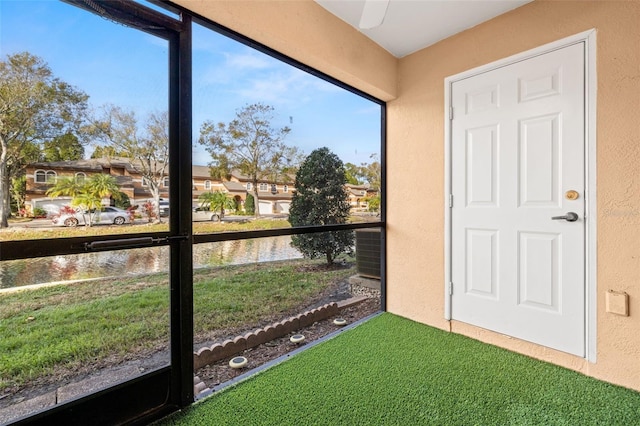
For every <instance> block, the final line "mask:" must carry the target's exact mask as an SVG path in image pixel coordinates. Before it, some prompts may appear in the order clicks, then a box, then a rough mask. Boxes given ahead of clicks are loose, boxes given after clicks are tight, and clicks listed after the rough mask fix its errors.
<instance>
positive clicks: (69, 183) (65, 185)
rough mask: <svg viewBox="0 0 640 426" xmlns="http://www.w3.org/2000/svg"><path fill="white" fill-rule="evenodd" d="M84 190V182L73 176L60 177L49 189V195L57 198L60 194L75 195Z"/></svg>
mask: <svg viewBox="0 0 640 426" xmlns="http://www.w3.org/2000/svg"><path fill="white" fill-rule="evenodd" d="M82 191H84V183H80V182H78V181H77V180H76V179H75V178H73V177H64V176H62V177H59V178H57V179H56V183H55V185H53V186H52V187H51V188H49V189H48V190H47V195H48V196H49V197H52V198H55V197H60V196H68V197H71V198H73V197H75V196H76V195H78V194H80V193H81V192H82Z"/></svg>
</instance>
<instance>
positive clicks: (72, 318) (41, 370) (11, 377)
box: [0, 260, 353, 390]
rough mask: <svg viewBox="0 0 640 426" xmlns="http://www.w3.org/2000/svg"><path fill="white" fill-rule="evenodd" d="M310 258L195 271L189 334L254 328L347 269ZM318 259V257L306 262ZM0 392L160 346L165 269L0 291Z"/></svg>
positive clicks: (165, 310) (165, 338)
mask: <svg viewBox="0 0 640 426" xmlns="http://www.w3.org/2000/svg"><path fill="white" fill-rule="evenodd" d="M309 263H310V261H308V260H307V261H305V260H299V261H283V262H267V263H261V264H250V265H234V266H224V267H218V268H212V269H200V270H197V271H195V272H194V335H196V336H198V337H199V338H200V339H207V338H208V337H210V336H211V335H212V333H213V332H214V331H215V330H218V329H225V328H229V327H253V325H254V324H256V323H258V322H260V321H264V320H265V319H271V318H273V316H274V315H275V316H277V315H280V314H284V313H286V312H288V311H290V310H292V309H294V308H296V307H298V306H300V305H304V304H305V303H307V302H308V301H310V300H313V299H314V298H317V297H318V296H319V295H320V294H322V292H323V291H324V290H325V289H326V288H327V287H329V286H330V285H332V284H333V283H335V282H336V281H339V280H341V279H343V278H345V277H346V276H348V275H350V274H352V273H353V270H352V269H351V268H343V269H335V270H327V269H324V268H315V269H313V268H312V270H310V269H309V268H303V267H302V266H303V265H309ZM312 263H314V264H318V262H312ZM212 330H213V331H212ZM0 335H2V336H3V338H2V339H0V390H3V389H5V388H8V387H16V386H17V387H20V386H24V385H25V384H26V383H28V382H29V381H31V380H35V379H41V378H42V377H43V376H47V375H50V374H52V373H54V372H55V371H56V369H58V368H65V369H71V370H73V369H74V368H77V367H79V366H80V365H82V364H83V363H99V362H101V361H104V360H105V359H107V358H113V357H114V356H115V357H116V358H123V357H129V358H130V357H131V355H132V354H135V353H142V352H144V351H149V350H153V349H154V348H157V347H166V346H168V342H169V285H168V276H167V274H166V273H159V274H154V275H148V276H144V277H140V276H138V277H132V278H123V279H121V280H115V281H114V280H92V281H89V282H77V283H73V284H66V285H60V286H51V287H43V288H38V289H33V290H24V291H20V292H14V293H6V294H0Z"/></svg>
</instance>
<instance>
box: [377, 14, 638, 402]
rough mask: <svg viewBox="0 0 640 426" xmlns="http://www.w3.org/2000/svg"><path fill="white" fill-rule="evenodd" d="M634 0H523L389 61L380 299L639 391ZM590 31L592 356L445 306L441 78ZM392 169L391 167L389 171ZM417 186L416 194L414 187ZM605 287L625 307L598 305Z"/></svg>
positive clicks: (405, 311) (432, 320)
mask: <svg viewBox="0 0 640 426" xmlns="http://www.w3.org/2000/svg"><path fill="white" fill-rule="evenodd" d="M639 22H640V2H534V3H530V4H528V5H526V6H523V7H521V8H519V9H516V10H514V11H512V12H509V13H507V14H505V15H502V16H499V17H497V18H495V19H493V20H491V21H489V22H486V23H484V24H481V25H479V26H476V27H474V28H472V29H469V30H467V31H465V32H463V33H460V34H458V35H456V36H453V37H451V38H449V39H446V40H444V41H442V42H440V43H438V44H436V45H434V46H431V47H429V48H427V49H424V50H422V51H420V52H417V53H415V54H413V55H410V56H408V57H405V58H403V59H401V60H400V66H399V69H398V78H399V85H398V98H397V99H396V100H395V101H393V102H390V103H389V109H388V114H389V117H388V134H389V137H388V146H387V150H388V181H387V182H388V205H389V214H388V238H387V239H388V242H389V243H388V269H387V280H388V281H387V282H388V308H389V310H390V311H391V312H395V313H398V314H400V315H404V316H407V317H410V318H412V319H414V320H417V321H421V322H424V323H427V324H431V325H434V326H438V327H441V328H445V329H447V328H449V327H451V329H452V330H453V331H455V332H460V333H463V334H467V335H470V336H472V337H475V338H478V339H481V340H485V341H489V342H493V343H496V344H498V345H500V346H505V347H508V348H511V349H514V350H517V351H521V352H524V353H527V354H529V355H532V356H536V357H538V358H542V359H546V360H549V361H552V362H555V363H558V364H561V365H565V366H567V367H570V368H573V369H577V370H580V371H583V372H585V373H587V374H591V375H594V376H596V377H599V378H602V379H604V380H608V381H611V382H615V383H618V384H622V385H624V386H628V387H632V388H635V389H639V390H640V361H639V360H640V30H639V26H638V23H639ZM592 28H595V29H596V30H597V76H598V97H597V197H598V205H597V209H598V216H597V226H598V232H597V243H598V252H597V258H598V265H597V266H598V274H597V285H598V289H597V363H595V364H591V363H588V362H586V361H584V360H582V359H581V358H576V357H572V356H569V355H566V354H562V353H559V352H557V351H553V350H549V349H546V348H542V347H539V346H537V345H533V344H529V343H526V342H521V341H518V340H517V339H510V338H506V337H504V336H500V335H498V334H496V333H491V332H487V331H484V330H481V329H478V328H475V327H471V326H468V325H465V324H460V323H455V322H454V323H452V324H448V323H447V322H446V321H444V320H443V316H444V284H443V283H444V266H443V265H444V211H443V200H444V79H445V77H448V76H450V75H454V74H457V73H460V72H462V71H465V70H468V69H471V68H474V67H477V66H480V65H483V64H486V63H489V62H492V61H495V60H498V59H501V58H504V57H507V56H510V55H513V54H516V53H519V52H522V51H526V50H528V49H532V48H535V47H537V46H540V45H543V44H545V43H549V42H552V41H555V40H558V39H561V38H564V37H567V36H570V35H573V34H577V33H579V32H582V31H586V30H589V29H592ZM399 170H402V173H399V172H398V171H399ZM416 190H417V192H416ZM609 289H612V290H618V291H625V292H627V293H628V294H629V295H630V312H631V316H629V317H622V316H616V315H614V314H611V313H607V312H605V307H604V296H605V292H606V291H607V290H609Z"/></svg>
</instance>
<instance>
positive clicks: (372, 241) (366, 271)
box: [356, 229, 381, 280]
mask: <svg viewBox="0 0 640 426" xmlns="http://www.w3.org/2000/svg"><path fill="white" fill-rule="evenodd" d="M380 237H381V235H380V229H358V230H356V269H357V271H358V275H360V276H361V277H366V278H375V279H378V280H379V279H380V243H381V241H380V240H381V238H380Z"/></svg>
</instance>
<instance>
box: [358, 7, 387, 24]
mask: <svg viewBox="0 0 640 426" xmlns="http://www.w3.org/2000/svg"><path fill="white" fill-rule="evenodd" d="M389 1H390V0H366V1H365V3H364V9H363V10H362V16H361V17H360V24H359V25H358V26H359V27H360V29H362V30H368V29H371V28H375V27H377V26H380V25H381V24H382V22H383V21H384V17H385V15H386V14H387V7H389Z"/></svg>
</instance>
